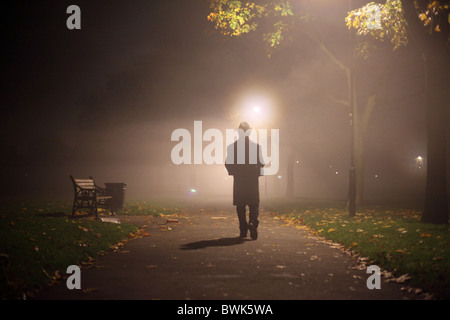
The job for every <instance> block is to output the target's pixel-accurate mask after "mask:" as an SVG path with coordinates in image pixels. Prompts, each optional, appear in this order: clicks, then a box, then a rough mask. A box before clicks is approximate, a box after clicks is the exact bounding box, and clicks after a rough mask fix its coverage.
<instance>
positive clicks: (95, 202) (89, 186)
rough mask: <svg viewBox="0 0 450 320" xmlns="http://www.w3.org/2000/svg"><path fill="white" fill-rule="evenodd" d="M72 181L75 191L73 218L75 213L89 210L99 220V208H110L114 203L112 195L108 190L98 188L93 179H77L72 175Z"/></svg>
mask: <svg viewBox="0 0 450 320" xmlns="http://www.w3.org/2000/svg"><path fill="white" fill-rule="evenodd" d="M70 179H71V180H72V183H73V190H74V198H73V207H72V217H75V212H77V211H79V210H82V209H88V210H89V215H92V214H94V213H95V217H96V218H97V219H98V208H99V207H103V208H108V203H109V202H111V201H112V195H110V194H109V192H108V189H106V188H101V187H99V186H97V185H96V184H95V182H94V179H92V177H89V179H76V178H74V177H72V176H71V175H70Z"/></svg>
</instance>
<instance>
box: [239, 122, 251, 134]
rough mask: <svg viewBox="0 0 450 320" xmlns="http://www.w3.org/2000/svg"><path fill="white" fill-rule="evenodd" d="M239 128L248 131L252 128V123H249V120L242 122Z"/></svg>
mask: <svg viewBox="0 0 450 320" xmlns="http://www.w3.org/2000/svg"><path fill="white" fill-rule="evenodd" d="M239 129H242V130H243V131H244V132H245V131H247V130H248V129H251V128H250V125H249V124H248V122H245V121H244V122H241V124H240V125H239Z"/></svg>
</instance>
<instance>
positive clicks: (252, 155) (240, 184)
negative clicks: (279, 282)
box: [225, 122, 264, 240]
mask: <svg viewBox="0 0 450 320" xmlns="http://www.w3.org/2000/svg"><path fill="white" fill-rule="evenodd" d="M238 132H239V139H238V140H237V141H235V142H234V143H232V144H230V145H229V146H228V147H227V159H226V161H225V167H226V169H227V171H228V174H229V175H231V176H233V178H234V181H233V205H235V206H236V211H237V215H238V219H239V230H240V237H241V238H245V237H247V233H248V231H250V237H251V238H252V239H253V240H256V239H257V238H258V230H257V229H258V224H259V221H258V215H259V177H260V176H261V175H262V167H264V161H263V159H262V154H261V147H260V145H259V144H257V143H255V142H253V141H251V140H250V139H249V135H250V132H251V128H250V126H249V124H248V123H247V122H242V123H241V124H240V125H239V129H238ZM247 206H248V207H249V219H248V222H247V217H246V207H247Z"/></svg>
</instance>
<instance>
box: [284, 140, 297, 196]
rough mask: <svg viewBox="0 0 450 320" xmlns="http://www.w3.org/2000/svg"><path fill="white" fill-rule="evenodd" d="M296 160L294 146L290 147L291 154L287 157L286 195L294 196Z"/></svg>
mask: <svg viewBox="0 0 450 320" xmlns="http://www.w3.org/2000/svg"><path fill="white" fill-rule="evenodd" d="M294 161H295V153H294V148H292V147H290V148H289V154H288V157H287V177H286V178H287V184H286V196H287V197H293V196H294Z"/></svg>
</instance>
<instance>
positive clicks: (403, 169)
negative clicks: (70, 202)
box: [0, 0, 426, 199]
mask: <svg viewBox="0 0 450 320" xmlns="http://www.w3.org/2000/svg"><path fill="white" fill-rule="evenodd" d="M362 2H363V3H365V2H364V1H362ZM71 4H76V5H78V6H79V7H80V8H81V30H68V29H67V28H66V19H67V18H68V16H69V15H68V14H66V8H67V7H68V6H69V5H71ZM2 8H3V12H4V15H5V18H4V19H3V23H4V27H3V28H2V29H3V30H4V34H5V39H6V41H5V42H6V45H3V52H4V54H3V56H4V58H3V67H2V70H1V72H2V79H3V81H2V126H1V128H2V134H1V140H0V146H1V149H2V154H3V156H2V162H1V164H2V174H1V178H2V181H3V182H4V183H3V184H2V195H3V196H12V197H19V198H21V197H22V198H25V197H27V196H34V195H38V196H47V197H62V198H65V199H70V198H71V196H72V186H71V184H70V180H69V177H68V176H69V174H72V175H74V176H77V177H80V178H83V177H88V176H89V175H91V176H93V177H94V178H95V179H96V180H97V182H98V183H99V184H101V183H103V182H126V183H127V195H128V196H129V198H133V197H146V196H152V195H159V194H174V193H175V192H179V191H180V189H181V190H183V189H184V188H189V187H190V184H192V183H195V184H197V185H198V186H197V187H198V188H199V189H201V188H202V186H203V189H208V188H210V186H211V185H213V186H218V188H217V190H216V189H211V190H212V191H213V192H216V193H218V194H220V193H228V192H230V190H231V189H229V187H230V184H229V183H230V180H227V179H225V178H227V176H226V174H225V172H224V169H223V168H222V167H220V166H210V167H205V166H201V167H199V169H195V170H198V171H197V174H199V172H203V173H202V174H200V176H199V177H197V178H192V176H193V175H195V174H196V173H192V171H193V170H194V169H193V168H191V167H186V166H184V167H183V166H179V167H176V166H174V165H173V164H171V160H170V150H171V148H172V147H173V146H174V143H173V142H171V141H170V134H171V132H172V131H173V130H175V129H176V128H181V127H182V128H187V129H189V130H192V127H193V121H194V120H202V121H203V123H204V127H205V128H213V127H215V128H219V129H221V130H224V129H225V128H236V127H237V126H238V124H239V122H240V121H248V119H240V118H239V116H236V114H235V113H233V110H235V108H236V106H237V105H238V104H239V99H240V97H241V96H243V95H244V94H245V92H246V91H249V92H264V93H270V95H272V96H273V97H275V98H274V99H275V100H276V101H277V103H276V106H274V109H275V112H274V116H273V119H272V122H271V128H278V129H280V140H281V142H280V144H281V150H280V151H281V156H280V162H281V168H280V173H279V175H280V176H284V172H285V170H286V168H285V162H286V152H285V150H286V146H287V145H289V144H290V143H294V144H295V145H296V148H297V151H296V155H295V156H296V159H298V161H299V164H298V165H299V166H298V167H296V192H295V193H296V195H298V196H300V197H323V198H336V197H337V198H343V197H344V198H345V195H346V192H347V190H346V184H347V179H348V175H347V172H348V161H349V158H348V154H349V127H348V110H347V109H346V108H345V107H344V106H342V105H339V104H337V103H335V102H333V101H332V100H331V99H330V98H329V97H330V96H334V97H338V98H341V99H343V98H344V97H345V90H346V88H345V78H344V76H343V74H342V72H341V71H339V70H338V69H337V68H336V67H335V66H334V65H333V64H332V63H331V62H330V61H329V60H327V58H326V57H325V56H324V55H323V54H322V53H321V52H320V50H319V49H317V48H316V47H315V46H314V44H313V43H312V42H311V41H309V42H308V41H307V39H306V38H305V39H302V38H301V35H298V37H299V38H300V40H301V41H293V42H292V43H290V42H289V41H287V42H286V43H285V44H283V45H282V46H281V47H280V48H279V50H277V51H276V52H275V53H274V54H273V55H272V58H271V59H268V58H267V56H266V51H265V46H264V43H263V42H262V37H261V33H258V32H256V33H253V34H249V35H246V36H244V37H242V38H236V39H229V38H225V37H224V36H221V35H219V34H217V33H214V32H213V26H212V25H211V23H209V22H208V21H207V19H206V17H207V15H208V12H209V7H208V3H207V1H203V0H189V1H187V0H171V1H167V0H166V1H164V0H161V1H157V0H154V1H150V0H148V1H144V0H133V1H115V0H114V1H92V0H91V1H81V0H77V1H10V2H9V3H7V4H5V5H3V7H2ZM347 9H348V8H347V1H335V2H333V4H330V5H329V6H327V7H326V9H323V8H322V9H320V10H321V15H320V18H319V20H321V22H322V27H323V29H324V30H325V31H326V32H325V33H324V40H325V41H326V43H327V44H329V45H330V48H332V50H334V52H335V53H336V55H337V56H339V57H340V58H342V59H344V60H345V59H346V55H347V53H348V48H347V47H346V39H348V31H347V30H346V27H345V22H344V17H345V13H346V12H347ZM316 10H319V8H316ZM5 52H6V54H5ZM419 63H420V55H419V54H418V53H417V51H416V50H415V49H414V47H413V46H410V47H408V48H403V49H400V50H399V51H397V52H391V51H390V49H385V50H384V51H380V52H378V53H375V54H374V56H373V57H372V59H371V60H369V61H361V60H358V62H357V68H358V74H357V77H358V83H359V85H360V91H359V92H360V93H361V102H360V103H361V104H364V103H365V99H366V98H367V95H368V94H370V93H371V92H373V91H374V90H375V89H374V88H375V87H376V88H378V87H380V88H381V89H379V90H380V92H381V93H380V94H379V96H378V97H379V99H378V100H377V106H376V108H375V111H374V114H373V118H372V121H371V123H370V125H369V128H368V136H367V146H366V148H367V149H366V150H367V154H366V160H367V162H366V175H367V184H368V188H367V189H368V195H369V197H370V196H373V197H376V196H380V195H383V194H384V193H390V192H391V191H392V190H397V191H398V193H399V194H404V195H405V196H409V197H415V196H416V195H417V194H420V192H422V191H423V181H424V180H423V173H422V172H420V171H418V170H417V168H416V167H415V162H414V161H415V159H416V157H417V156H419V155H421V156H424V155H425V152H426V136H425V121H424V117H425V107H424V105H423V101H424V100H423V99H424V91H423V74H422V70H421V68H420V65H418V64H419ZM380 77H384V78H382V80H381V81H380V80H377V79H380ZM379 83H381V85H379ZM343 93H344V94H343ZM275 114H276V116H275ZM249 122H251V121H249ZM294 129H295V130H294ZM202 170H204V171H202ZM336 172H338V174H336ZM375 175H377V178H376V179H378V180H376V179H375V178H374V177H375ZM273 178H274V179H273V181H272V182H271V183H272V185H273V186H275V183H282V181H277V180H276V177H273ZM279 180H282V179H279ZM217 181H219V183H218V182H217ZM220 188H221V189H220ZM225 188H228V189H225ZM278 189H280V188H277V190H278ZM281 189H282V188H281ZM274 190H275V188H274ZM383 192H384V193H383ZM418 192H419V193H418Z"/></svg>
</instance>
